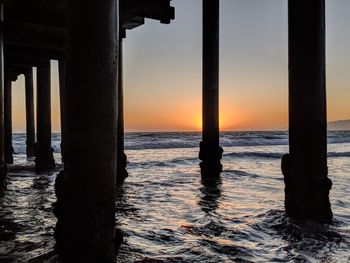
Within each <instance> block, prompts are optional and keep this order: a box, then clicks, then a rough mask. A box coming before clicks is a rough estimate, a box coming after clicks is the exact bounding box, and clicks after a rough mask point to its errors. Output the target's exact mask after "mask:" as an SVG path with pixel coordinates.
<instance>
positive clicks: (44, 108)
mask: <svg viewBox="0 0 350 263" xmlns="http://www.w3.org/2000/svg"><path fill="white" fill-rule="evenodd" d="M50 68H51V67H50V61H47V62H46V63H43V64H41V65H39V66H38V67H37V143H36V147H35V157H36V158H35V169H36V171H37V172H44V171H49V170H51V169H53V168H54V167H55V160H54V158H53V149H52V147H51V71H50Z"/></svg>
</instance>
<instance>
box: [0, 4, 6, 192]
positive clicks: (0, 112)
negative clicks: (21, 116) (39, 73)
mask: <svg viewBox="0 0 350 263" xmlns="http://www.w3.org/2000/svg"><path fill="white" fill-rule="evenodd" d="M3 12H4V4H3V1H0V23H2V22H3V20H4V19H3V18H4V13H3ZM4 74H5V73H4V27H2V26H1V27H0V196H2V195H3V189H4V188H5V178H6V162H5V123H4V89H5V88H4V86H5V75H4Z"/></svg>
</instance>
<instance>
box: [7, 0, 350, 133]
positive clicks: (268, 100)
mask: <svg viewBox="0 0 350 263" xmlns="http://www.w3.org/2000/svg"><path fill="white" fill-rule="evenodd" d="M201 2H202V1H200V0H173V1H172V6H174V7H175V10H176V11H175V14H176V19H175V20H174V21H172V23H171V24H170V25H164V24H160V23H159V22H157V21H152V20H147V21H146V23H145V25H144V26H142V27H139V28H136V29H134V30H132V31H128V32H127V38H126V40H125V41H124V43H125V45H124V54H125V55H124V89H125V122H126V129H127V130H128V131H180V130H181V131H193V130H200V123H201V57H202V53H201V46H202V44H201V35H202V26H201V22H202V14H201ZM326 2H327V93H328V117H329V120H339V119H348V118H350V103H349V100H350V49H349V46H350V16H349V15H348V13H349V11H350V1H349V0H328V1H326ZM220 4H221V12H220V14H221V20H220V23H221V25H220V27H221V28H220V30H221V31H220V126H221V129H222V130H267V129H282V128H286V127H287V117H288V116H287V114H288V112H287V107H288V106H287V94H288V75H287V73H288V71H287V70H288V57H287V0H220ZM23 85H24V79H23V77H20V78H19V80H18V81H17V82H16V83H15V84H14V85H13V87H14V88H13V129H14V132H21V131H24V130H25V108H24V88H23ZM52 126H53V130H54V131H59V129H60V125H59V103H58V84H57V63H56V62H52Z"/></svg>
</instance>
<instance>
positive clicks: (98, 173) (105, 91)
mask: <svg viewBox="0 0 350 263" xmlns="http://www.w3.org/2000/svg"><path fill="white" fill-rule="evenodd" d="M68 5H69V9H68V10H69V12H68V57H67V60H66V67H67V68H66V89H65V91H66V96H65V106H66V133H67V135H68V136H67V137H65V138H64V152H65V155H64V173H63V174H61V179H59V181H57V182H56V195H57V198H58V202H59V204H58V207H56V216H57V217H58V223H57V225H56V230H55V237H56V247H55V248H56V251H57V252H58V254H59V256H60V258H61V260H62V261H63V262H103V263H105V262H106V263H107V262H108V263H112V262H113V263H114V262H115V251H116V245H117V244H116V242H115V214H114V213H115V197H116V174H117V171H116V160H117V149H116V148H117V147H116V146H117V138H116V137H117V99H118V98H117V87H116V84H117V83H116V80H117V71H118V63H117V62H118V58H117V57H118V52H117V49H118V44H119V40H118V38H119V35H118V33H117V32H118V30H116V29H117V28H118V24H119V21H118V9H117V6H118V1H115V0H105V1H101V0H90V1H85V0H75V1H69V3H68ZM116 47H117V49H116ZM59 206H61V208H60V207H59ZM63 211H64V212H63Z"/></svg>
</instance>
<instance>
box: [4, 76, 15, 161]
mask: <svg viewBox="0 0 350 263" xmlns="http://www.w3.org/2000/svg"><path fill="white" fill-rule="evenodd" d="M4 98H5V161H6V163H8V164H12V163H13V147H12V82H11V79H10V78H6V79H5V95H4Z"/></svg>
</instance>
